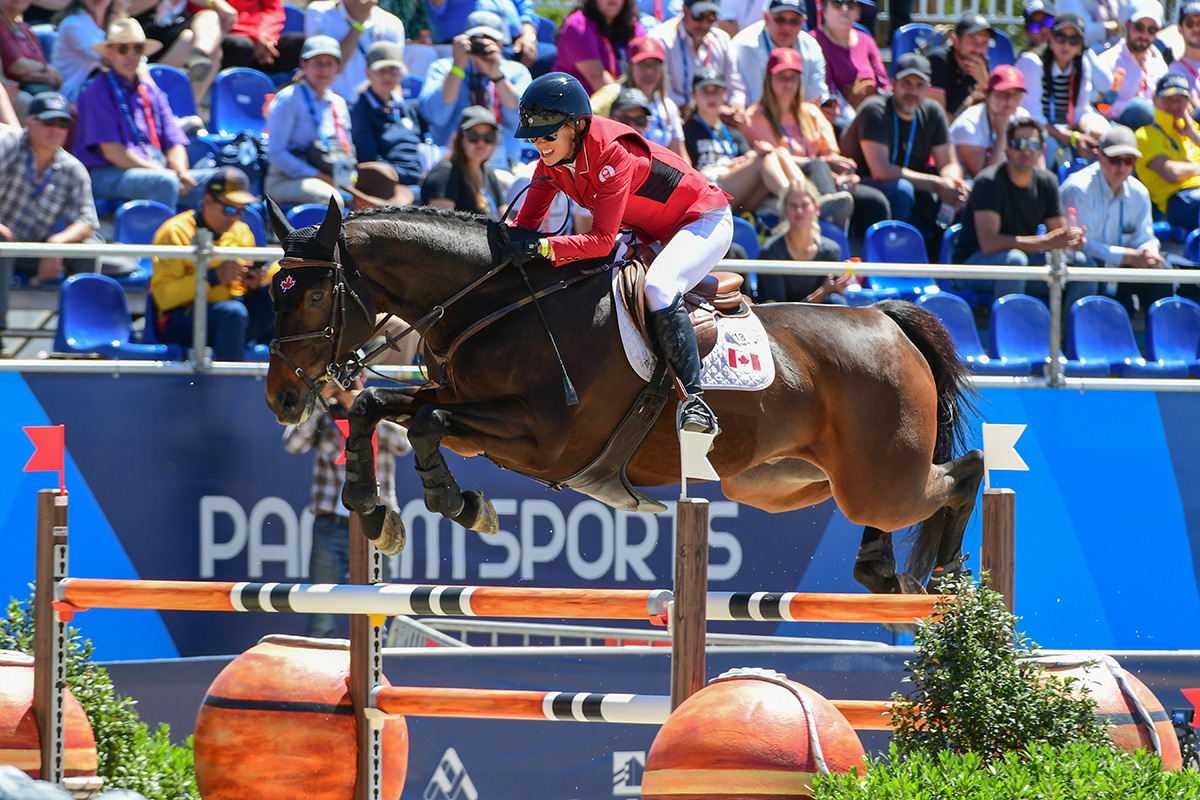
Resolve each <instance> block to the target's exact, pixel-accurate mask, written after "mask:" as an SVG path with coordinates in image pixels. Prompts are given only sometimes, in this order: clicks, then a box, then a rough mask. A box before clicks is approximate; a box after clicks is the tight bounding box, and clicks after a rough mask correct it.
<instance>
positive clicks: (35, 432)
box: [23, 425, 67, 492]
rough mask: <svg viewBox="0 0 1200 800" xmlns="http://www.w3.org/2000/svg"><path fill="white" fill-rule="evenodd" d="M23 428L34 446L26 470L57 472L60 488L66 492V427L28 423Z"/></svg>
mask: <svg viewBox="0 0 1200 800" xmlns="http://www.w3.org/2000/svg"><path fill="white" fill-rule="evenodd" d="M23 430H24V431H25V435H26V436H28V437H29V440H30V441H31V442H33V446H34V451H33V455H32V456H30V457H29V463H27V464H26V465H25V469H24V472H57V473H58V488H59V490H60V491H63V492H65V491H66V490H67V483H66V474H65V469H64V467H63V462H64V451H65V450H66V428H65V427H64V426H62V425H28V426H25V427H24V428H23Z"/></svg>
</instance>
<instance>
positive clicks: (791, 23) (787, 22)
mask: <svg viewBox="0 0 1200 800" xmlns="http://www.w3.org/2000/svg"><path fill="white" fill-rule="evenodd" d="M771 19H772V20H773V21H774V22H775V24H776V25H778V26H780V27H790V28H799V27H800V26H801V25H803V24H804V19H805V18H804V17H802V16H799V15H797V14H777V15H775V16H773V17H771Z"/></svg>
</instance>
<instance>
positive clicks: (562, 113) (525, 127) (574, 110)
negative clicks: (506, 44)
mask: <svg viewBox="0 0 1200 800" xmlns="http://www.w3.org/2000/svg"><path fill="white" fill-rule="evenodd" d="M519 115H520V119H521V124H520V126H519V127H518V128H517V132H516V134H515V138H517V139H537V138H539V137H542V136H550V135H551V134H553V133H554V132H555V131H557V130H558V129H559V128H561V127H562V126H563V125H566V124H567V123H570V122H575V121H577V120H581V119H590V118H591V116H592V101H591V99H590V98H589V97H588V93H587V90H585V89H584V88H583V84H581V83H580V82H579V81H578V80H577V79H576V78H574V77H572V76H570V75H568V74H566V73H565V72H550V73H547V74H545V75H543V76H541V77H540V78H537V79H535V80H534V81H533V82H532V83H530V84H529V87H528V88H527V89H526V90H525V93H524V94H522V95H521V108H520V111H519Z"/></svg>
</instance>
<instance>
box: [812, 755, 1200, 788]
mask: <svg viewBox="0 0 1200 800" xmlns="http://www.w3.org/2000/svg"><path fill="white" fill-rule="evenodd" d="M814 788H815V790H816V791H815V794H814V795H813V796H814V797H815V798H817V800H998V799H999V798H1004V800H1009V798H1014V799H1015V798H1020V800H1076V799H1077V798H1086V800H1169V799H1172V798H1180V799H1181V800H1183V799H1184V798H1187V799H1188V800H1191V799H1192V798H1196V797H1200V773H1196V772H1163V771H1162V765H1161V763H1160V761H1159V759H1158V756H1157V755H1155V754H1153V753H1148V752H1146V751H1138V752H1137V753H1135V754H1134V755H1129V754H1127V753H1117V752H1114V751H1113V750H1112V749H1110V748H1108V747H1103V746H1096V745H1093V744H1089V743H1086V742H1076V743H1073V744H1066V745H1051V744H1046V743H1044V742H1037V743H1033V744H1030V745H1029V746H1028V747H1027V748H1025V749H1024V750H1021V751H1014V752H1008V753H1004V754H1003V755H1002V756H999V757H998V758H995V759H992V760H990V761H988V760H985V759H984V758H983V756H982V755H981V754H980V753H951V752H947V751H943V752H940V753H936V754H934V753H929V752H924V751H917V752H914V753H911V754H909V755H908V756H906V757H902V756H901V755H900V752H899V751H898V749H897V748H896V746H895V745H894V744H893V745H892V749H891V753H890V755H889V756H888V757H885V758H879V759H875V760H874V761H873V762H872V763H871V764H870V766H869V768H868V770H867V773H866V775H865V776H859V775H857V774H854V773H851V774H846V775H830V776H823V777H818V778H817V780H816V782H815V784H814Z"/></svg>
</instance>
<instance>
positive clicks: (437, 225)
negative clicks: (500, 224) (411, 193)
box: [344, 206, 492, 262]
mask: <svg viewBox="0 0 1200 800" xmlns="http://www.w3.org/2000/svg"><path fill="white" fill-rule="evenodd" d="M355 221H359V222H362V223H368V224H370V223H374V224H375V225H379V226H382V227H385V228H386V227H387V226H389V224H390V225H393V226H395V227H394V228H393V230H395V231H396V232H397V234H399V235H401V236H402V238H404V239H406V240H408V241H411V242H414V243H417V244H420V245H423V246H424V247H426V248H428V249H430V250H432V251H435V252H442V253H448V254H450V255H452V256H455V257H457V258H460V259H469V260H470V261H472V262H475V261H480V262H482V261H489V262H490V259H491V257H492V253H491V250H490V247H489V245H488V238H487V226H488V223H489V220H488V218H487V217H485V216H483V215H481V214H471V213H468V212H465V211H454V210H450V209H442V208H434V207H432V206H403V207H400V208H396V207H393V206H383V207H380V208H365V209H362V210H360V211H354V212H352V213H351V214H349V215H348V216H347V217H346V219H345V221H344V223H345V224H350V223H352V222H355ZM361 230H362V229H361V228H360V232H361ZM374 233H378V229H376V230H375V231H374ZM481 245H482V246H481Z"/></svg>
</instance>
